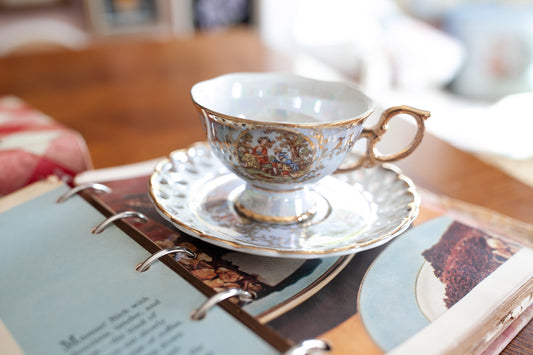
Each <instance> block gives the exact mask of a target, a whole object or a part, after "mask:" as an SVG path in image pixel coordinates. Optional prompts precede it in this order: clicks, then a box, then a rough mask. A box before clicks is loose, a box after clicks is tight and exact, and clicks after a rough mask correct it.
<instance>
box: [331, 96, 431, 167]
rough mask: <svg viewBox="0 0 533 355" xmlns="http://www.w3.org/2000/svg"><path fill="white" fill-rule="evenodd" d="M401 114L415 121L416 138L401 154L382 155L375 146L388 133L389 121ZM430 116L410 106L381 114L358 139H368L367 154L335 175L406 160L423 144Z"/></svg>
mask: <svg viewBox="0 0 533 355" xmlns="http://www.w3.org/2000/svg"><path fill="white" fill-rule="evenodd" d="M399 114H407V115H410V116H412V117H413V118H414V119H415V121H416V125H417V131H416V136H415V137H414V138H413V140H412V141H411V142H410V143H409V145H408V146H406V147H405V148H404V149H402V150H400V151H399V152H397V153H394V154H390V155H385V154H382V153H380V152H379V151H378V149H377V148H376V147H375V146H376V144H377V143H378V142H379V141H380V139H381V138H382V136H383V135H384V134H385V132H387V128H388V123H389V121H390V120H391V119H392V118H393V117H394V116H396V115H399ZM429 116H430V113H429V112H428V111H424V110H419V109H416V108H413V107H409V106H395V107H391V108H389V109H388V110H386V111H384V112H383V113H382V114H381V117H380V119H379V122H378V123H377V124H376V125H375V126H374V127H372V128H364V129H363V131H362V132H361V135H360V136H359V138H358V139H361V138H366V140H367V144H366V152H365V153H364V154H363V155H362V156H361V158H360V159H359V160H358V161H356V162H355V163H353V164H351V165H348V166H341V167H339V168H338V169H337V170H336V171H335V173H343V172H348V171H353V170H355V169H358V168H362V167H364V168H370V167H372V166H374V165H376V164H379V163H387V162H393V161H396V160H400V159H402V158H405V157H406V156H408V155H409V154H411V153H412V152H413V151H414V150H415V149H416V147H418V145H419V144H420V142H422V137H423V136H424V132H425V129H426V126H425V123H424V121H425V120H426V119H428V118H429Z"/></svg>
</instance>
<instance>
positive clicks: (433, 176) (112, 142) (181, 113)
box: [0, 30, 533, 354]
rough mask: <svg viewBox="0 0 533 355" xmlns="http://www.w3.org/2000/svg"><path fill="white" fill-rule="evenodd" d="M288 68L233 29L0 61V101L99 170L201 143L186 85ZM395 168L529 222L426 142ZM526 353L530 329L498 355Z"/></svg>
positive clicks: (513, 185)
mask: <svg viewBox="0 0 533 355" xmlns="http://www.w3.org/2000/svg"><path fill="white" fill-rule="evenodd" d="M298 69H301V68H299V67H298V62H297V61H295V60H293V58H291V57H288V56H286V55H282V54H280V53H276V52H274V51H272V50H270V49H268V48H266V47H265V46H264V45H263V44H262V43H261V42H260V40H259V38H258V36H257V35H256V34H255V33H253V32H249V31H247V30H233V31H224V32H215V33H204V34H198V35H196V36H193V37H187V38H181V39H172V40H171V39H169V40H160V41H147V40H143V41H132V40H130V41H123V42H112V43H101V44H98V45H96V46H94V47H91V48H88V49H86V50H83V51H64V52H54V53H42V54H37V55H31V56H30V55H27V56H16V57H15V56H14V57H6V58H2V59H0V95H8V94H9V95H16V96H19V97H20V98H22V99H23V100H25V101H27V102H28V103H30V104H31V105H33V106H35V107H36V108H38V109H40V110H42V111H43V112H45V113H47V114H49V115H50V116H52V117H54V118H55V119H56V120H58V121H60V122H62V123H64V124H65V125H67V126H69V127H72V128H73V129H75V130H77V131H79V132H80V133H81V134H82V135H83V136H84V138H85V140H86V141H87V143H88V146H89V150H90V153H91V156H92V159H93V163H94V166H95V168H104V167H110V166H115V165H122V164H127V163H134V162H138V161H142V160H146V159H151V158H156V157H160V156H164V155H166V154H167V153H168V152H170V151H172V150H174V149H177V148H183V147H186V146H188V145H189V144H191V143H193V142H196V141H199V140H204V139H205V138H204V137H205V136H204V132H203V130H202V128H201V124H200V120H199V119H198V117H197V113H196V111H195V109H194V107H193V105H192V103H191V100H190V95H189V90H190V88H191V86H192V85H193V84H194V83H196V82H198V81H200V80H204V79H208V78H211V77H214V76H217V75H220V74H224V73H228V72H236V71H241V72H242V71H296V70H298ZM424 109H429V110H431V108H430V107H428V108H425V107H424ZM398 165H399V166H400V167H401V168H402V169H403V170H404V172H406V174H407V175H409V176H410V177H411V178H412V179H413V180H414V182H415V183H416V184H417V185H419V186H421V187H424V188H426V189H429V190H431V191H433V192H435V193H439V194H446V195H449V196H450V197H453V198H457V199H460V200H463V201H467V202H470V203H474V204H477V205H481V206H485V207H488V208H490V209H493V210H495V211H498V212H501V213H503V214H506V215H509V216H512V217H514V218H517V219H520V220H522V221H525V222H528V223H533V213H532V212H531V207H532V205H533V189H531V188H529V187H528V186H526V185H524V184H522V183H520V182H518V181H516V180H514V179H512V178H510V177H509V176H508V175H506V174H505V173H503V172H501V171H500V170H498V169H496V168H494V167H492V166H490V165H488V164H486V163H483V162H481V161H480V160H478V159H477V158H475V157H474V156H472V155H470V154H467V153H465V152H462V151H460V150H458V149H455V148H453V147H452V146H450V145H448V144H446V143H444V142H442V141H441V140H439V139H437V138H435V137H433V136H431V135H426V137H425V138H424V140H423V143H422V145H421V146H420V147H419V148H418V149H417V151H416V152H415V153H414V154H413V155H412V156H410V157H408V158H406V159H405V160H403V161H402V162H400V163H399V164H398ZM532 352H533V324H531V323H530V324H529V325H528V326H527V327H526V328H525V329H524V330H523V331H522V332H521V333H520V334H519V335H518V337H517V338H516V339H515V340H514V341H513V342H512V343H511V344H510V345H509V346H508V347H507V349H506V350H505V351H504V353H506V354H519V353H532Z"/></svg>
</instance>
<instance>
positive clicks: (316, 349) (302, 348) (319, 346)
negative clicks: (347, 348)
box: [283, 339, 331, 355]
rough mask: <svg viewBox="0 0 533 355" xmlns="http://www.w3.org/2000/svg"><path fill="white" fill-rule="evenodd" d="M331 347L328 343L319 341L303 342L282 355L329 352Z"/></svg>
mask: <svg viewBox="0 0 533 355" xmlns="http://www.w3.org/2000/svg"><path fill="white" fill-rule="evenodd" d="M330 350H331V347H330V346H329V344H328V343H326V342H325V341H323V340H320V339H309V340H304V341H302V342H301V343H300V344H297V345H295V346H293V347H292V348H290V349H289V350H287V351H286V352H285V353H284V354H283V355H308V354H316V353H318V354H320V353H323V352H330Z"/></svg>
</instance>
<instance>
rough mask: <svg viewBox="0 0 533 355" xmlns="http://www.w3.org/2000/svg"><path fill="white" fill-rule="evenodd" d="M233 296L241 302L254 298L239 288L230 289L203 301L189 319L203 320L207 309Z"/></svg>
mask: <svg viewBox="0 0 533 355" xmlns="http://www.w3.org/2000/svg"><path fill="white" fill-rule="evenodd" d="M234 296H237V297H239V301H241V302H251V301H253V299H254V298H255V297H254V295H253V294H252V293H250V292H248V291H245V290H243V289H240V288H230V289H227V290H225V291H221V292H219V293H217V294H215V295H213V296H212V297H211V298H208V299H207V301H205V302H204V303H203V304H202V305H201V306H200V307H198V308H196V309H195V310H193V311H192V312H191V319H192V320H201V319H203V318H204V317H205V315H206V314H207V311H209V309H211V308H212V307H213V306H215V305H216V304H218V303H220V302H222V301H224V300H225V299H228V298H231V297H234Z"/></svg>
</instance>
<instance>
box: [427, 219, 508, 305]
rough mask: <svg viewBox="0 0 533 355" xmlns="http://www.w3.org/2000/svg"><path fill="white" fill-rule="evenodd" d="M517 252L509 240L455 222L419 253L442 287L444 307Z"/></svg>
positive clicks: (463, 294) (464, 293) (461, 296)
mask: <svg viewBox="0 0 533 355" xmlns="http://www.w3.org/2000/svg"><path fill="white" fill-rule="evenodd" d="M516 251H517V247H516V246H514V245H513V244H512V243H510V242H508V241H506V240H504V239H501V238H497V237H494V236H491V235H488V234H486V233H484V232H483V231H481V230H478V229H475V228H472V227H469V226H467V225H464V224H461V223H459V222H453V223H452V224H451V225H450V226H449V227H448V229H447V230H446V231H445V232H444V234H443V235H442V237H441V238H440V240H439V241H438V242H437V243H436V244H435V245H433V246H432V247H431V248H429V249H427V250H425V251H423V252H422V256H423V257H424V259H425V260H426V261H427V262H428V263H429V264H430V265H431V266H432V268H433V274H434V275H435V277H436V278H438V279H439V280H440V282H441V283H442V284H443V285H444V287H445V297H444V299H443V301H444V303H445V305H446V308H450V307H452V306H453V305H454V304H455V303H456V302H458V301H459V300H460V299H461V298H463V297H464V296H465V295H466V294H467V293H468V292H470V290H472V289H473V288H474V287H475V286H476V285H477V284H478V283H480V282H481V281H482V280H483V279H484V278H486V277H487V276H488V275H490V274H491V273H492V272H493V271H494V270H496V268H497V267H498V266H500V265H501V264H503V263H504V262H505V261H506V260H507V259H508V258H509V257H511V256H512V255H513V254H514V253H515V252H516Z"/></svg>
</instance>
